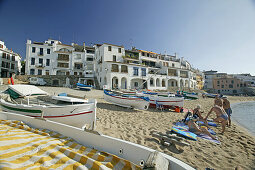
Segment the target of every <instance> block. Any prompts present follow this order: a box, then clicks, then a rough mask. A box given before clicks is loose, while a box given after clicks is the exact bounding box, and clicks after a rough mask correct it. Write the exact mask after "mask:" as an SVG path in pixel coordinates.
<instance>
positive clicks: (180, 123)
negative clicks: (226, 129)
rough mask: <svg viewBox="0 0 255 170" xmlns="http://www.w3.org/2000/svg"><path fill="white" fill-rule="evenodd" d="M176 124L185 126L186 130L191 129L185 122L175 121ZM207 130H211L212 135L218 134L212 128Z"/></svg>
mask: <svg viewBox="0 0 255 170" xmlns="http://www.w3.org/2000/svg"><path fill="white" fill-rule="evenodd" d="M175 126H180V127H183V128H185V129H186V130H189V126H188V125H186V124H185V123H184V122H176V123H175ZM207 130H208V132H210V133H211V134H212V135H216V132H214V131H213V130H212V129H211V128H208V129H207Z"/></svg>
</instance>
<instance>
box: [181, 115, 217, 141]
mask: <svg viewBox="0 0 255 170" xmlns="http://www.w3.org/2000/svg"><path fill="white" fill-rule="evenodd" d="M195 121H197V119H194V118H193V117H189V119H188V120H187V121H186V123H187V124H188V126H189V131H190V132H192V133H195V134H201V133H203V134H206V135H208V136H210V137H211V138H212V139H214V140H217V139H216V138H215V137H214V136H213V135H212V134H211V133H210V132H209V131H208V129H207V127H205V126H201V127H199V126H198V125H197V124H196V123H195Z"/></svg>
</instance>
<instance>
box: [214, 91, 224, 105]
mask: <svg viewBox="0 0 255 170" xmlns="http://www.w3.org/2000/svg"><path fill="white" fill-rule="evenodd" d="M216 105H217V106H220V107H222V106H223V102H222V100H221V99H220V96H219V95H218V94H217V95H216V96H215V100H214V106H216Z"/></svg>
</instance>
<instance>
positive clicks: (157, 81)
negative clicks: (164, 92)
mask: <svg viewBox="0 0 255 170" xmlns="http://www.w3.org/2000/svg"><path fill="white" fill-rule="evenodd" d="M156 86H157V87H160V82H159V78H157V79H156Z"/></svg>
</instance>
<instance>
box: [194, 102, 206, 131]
mask: <svg viewBox="0 0 255 170" xmlns="http://www.w3.org/2000/svg"><path fill="white" fill-rule="evenodd" d="M200 109H201V106H200V105H197V107H196V108H195V109H194V110H193V118H195V119H196V118H198V120H199V121H202V122H204V124H205V126H206V127H207V128H209V126H208V123H207V120H206V119H204V118H203V116H202V115H201V114H202V113H203V112H201V111H200Z"/></svg>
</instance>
